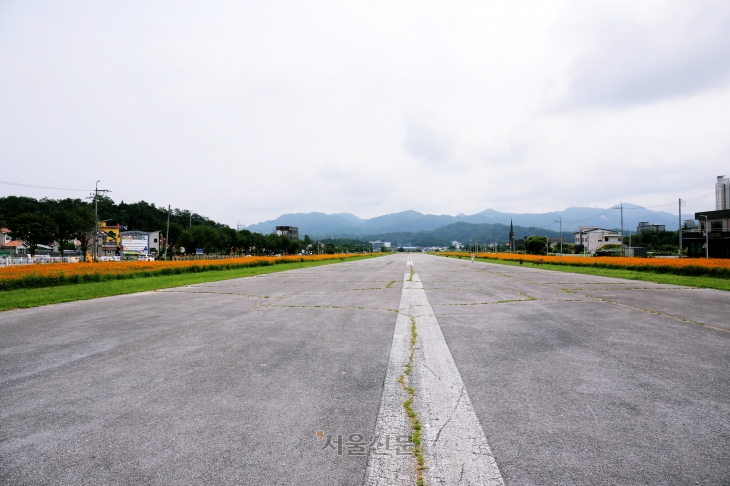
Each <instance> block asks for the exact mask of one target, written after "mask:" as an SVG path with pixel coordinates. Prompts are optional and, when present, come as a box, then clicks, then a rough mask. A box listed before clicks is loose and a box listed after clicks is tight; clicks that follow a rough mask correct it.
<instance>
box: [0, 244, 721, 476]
mask: <svg viewBox="0 0 730 486" xmlns="http://www.w3.org/2000/svg"><path fill="white" fill-rule="evenodd" d="M406 258H407V257H406V255H393V256H389V257H385V258H382V259H374V260H362V261H358V262H346V263H339V264H336V265H330V266H324V267H316V268H311V269H301V270H296V271H290V272H281V273H276V274H270V275H263V276H257V277H251V278H244V279H237V280H230V281H225V282H214V283H209V284H200V285H195V286H190V287H184V288H178V289H170V290H166V291H157V292H145V293H140V294H131V295H123V296H117V297H110V298H103V299H97V300H91V301H83V302H75V303H67V304H59V305H54V306H46V307H39V308H34V309H25V310H15V311H8V312H2V313H0V484H182V485H184V484H202V483H214V484H255V485H259V484H302V485H305V484H306V485H308V484H312V485H321V484H339V485H359V484H363V481H364V480H365V474H366V469H367V464H368V461H371V462H372V461H374V460H376V458H374V456H373V454H372V453H371V454H370V456H368V455H348V454H347V449H346V448H343V452H342V454H341V455H339V454H338V453H337V451H336V450H334V451H333V450H331V449H327V450H323V446H325V440H324V438H326V437H327V436H331V438H333V439H336V438H337V436H338V435H343V440H344V441H347V440H348V437H349V436H350V435H351V434H362V435H364V436H365V437H366V438H368V439H370V438H372V437H373V436H374V435H375V434H376V432H378V431H377V430H376V420H377V418H378V411H379V410H380V409H381V408H382V407H383V400H384V396H385V395H384V393H383V390H384V388H387V387H388V386H389V385H388V383H389V381H388V380H389V379H388V378H387V377H388V373H389V372H390V371H389V370H393V372H396V371H397V372H398V373H400V371H401V368H400V366H402V363H399V359H398V356H396V357H395V358H396V359H393V355H392V352H391V351H392V349H393V348H394V347H395V348H396V349H397V348H398V342H399V339H400V338H399V337H398V336H399V335H400V334H403V333H404V334H405V337H404V338H403V340H404V341H405V344H404V345H405V347H406V349H407V348H408V325H409V322H408V320H407V317H406V321H405V322H402V319H403V318H404V317H405V316H404V315H403V314H401V313H400V312H398V310H399V309H400V307H401V304H402V302H401V301H402V299H401V297H402V294H403V289H402V287H403V285H402V284H401V283H400V282H403V280H404V266H405V261H406ZM411 258H412V259H413V261H414V262H415V269H416V272H415V273H414V277H413V282H408V283H407V285H410V286H413V287H414V288H415V287H419V286H420V287H422V290H420V289H419V290H418V292H420V294H419V295H421V297H418V298H417V299H415V300H412V301H410V302H409V304H408V306H409V310H408V312H409V313H411V314H413V315H414V316H416V319H417V322H418V332H419V339H418V342H417V349H416V354H415V357H414V359H415V362H414V367H413V372H412V377H413V382H414V383H415V384H416V386H417V387H418V389H417V393H416V403H415V406H416V407H417V409H418V411H419V413H420V414H422V416H421V422H422V423H423V424H424V425H428V427H425V426H424V429H423V435H424V442H425V449H426V461H427V464H426V465H427V466H429V464H428V462H429V461H430V462H431V464H430V466H432V467H433V471H430V470H428V472H427V474H428V475H429V476H427V479H428V481H427V483H428V484H459V482H461V483H462V484H474V483H475V482H477V483H483V482H482V480H481V479H479V480H473V479H470V478H473V477H474V476H470V474H472V471H473V469H472V468H471V466H470V464H469V463H470V461H471V460H473V459H474V456H472V455H470V453H469V452H468V450H467V449H460V447H461V446H459V445H458V443H456V442H455V441H458V440H461V435H459V431H461V430H474V426H477V427H479V428H480V430H482V431H483V432H482V433H483V437H484V442H479V441H481V439H480V438H477V439H478V440H477V444H482V443H483V444H486V443H487V442H488V447H489V449H490V451H491V457H493V458H494V461H495V464H496V467H497V468H498V472H499V473H501V475H502V478H503V480H504V482H505V484H508V485H512V484H515V485H520V484H576V485H578V484H697V483H699V484H716V485H723V484H728V480H730V420H728V418H727V417H728V416H730V332H728V331H730V318H728V316H729V315H730V292H722V291H716V290H707V289H694V288H685V287H677V286H670V285H662V284H650V283H647V282H636V281H630V280H622V279H615V278H604V277H593V276H587V275H581V274H568V273H562V272H550V271H548V270H543V269H539V268H534V269H533V268H532V267H526V268H521V267H507V266H503V265H497V264H490V263H483V262H476V263H473V264H472V263H470V262H468V261H465V260H462V261H460V260H456V259H445V258H441V257H435V256H428V255H421V254H412V255H411ZM409 276H410V273H406V276H405V280H407V279H408V277H409ZM394 280H395V281H397V282H399V283H398V284H393V285H391V286H390V287H388V284H389V283H390V282H392V281H394ZM399 323H400V324H403V326H401V327H404V329H400V327H399V325H400V324H399ZM399 329H400V330H399ZM394 331H395V335H394ZM439 334H440V335H441V336H442V339H443V342H442V344H440V345H436V344H434V343H438V342H439V339H438V335H439ZM434 360H435V361H436V362H434ZM449 360H451V361H450V362H451V364H452V365H453V366H452V368H453V369H452V372H449V371H448V370H449V368H450V366H451V365H450V364H449ZM453 370H458V371H456V374H455V375H454V373H453ZM459 375H460V380H461V383H460V384H459V382H458V380H457V381H456V382H455V381H454V380H453V378H454V376H459ZM397 376H398V374H396V375H395V377H396V378H397ZM443 382H449V383H452V384H451V385H450V386H448V387H446V388H444V387H443ZM439 387H441V388H439ZM429 388H433V389H435V390H437V391H438V390H441V391H440V392H438V393H431V394H429V393H428V392H426V391H425V390H428V389H429ZM439 393H441V394H439ZM402 398H403V397H402V396H400V395H398V394H397V393H396V394H393V395H392V396H391V397H390V398H388V399H389V400H392V402H393V403H394V404H397V405H398V406H399V411H400V412H402ZM466 403H470V406H471V408H472V410H473V416H474V417H475V419H474V420H475V421H476V422H472V424H471V425H468V426H462V425H459V426H456V424H457V422H455V420H456V419H457V418H458V417H459V416H460V415H459V414H458V413H457V414H456V415H454V411H455V410H456V411H457V412H458V411H459V410H461V409H463V407H465V404H466ZM399 417H402V415H401V416H399ZM437 419H438V420H437ZM399 420H401V419H400V418H398V417H396V416H393V417H391V422H392V425H393V428H392V431H393V433H395V432H396V431H400V430H401V429H403V428H405V429H406V430H407V428H408V423H407V422H405V421H404V422H398V421H399ZM463 427H466V428H463ZM389 430H391V429H389ZM318 431H321V432H322V437H321V439H322V440H320V437H319V436H318V435H317V432H318ZM466 435H469V434H466ZM477 435H478V434H477ZM446 443H450V444H456V447H455V448H453V450H458V451H461V452H458V453H457V454H455V455H454V454H452V455H451V456H449V455H448V454H449V453H450V450H448V449H452V448H447V450H445V451H443V454H444V455H441V456H439V454H440V453H437V452H438V449H437V448H438V447H439V446H440V444H446ZM429 444H430V445H431V447H430V448H429ZM479 447H481V446H479ZM479 447H477V448H476V450H477V451H482V453H483V456H485V457H486V456H490V454H489V453H487V451H486V449H480V448H479ZM451 452H453V451H451ZM478 454H479V453H478ZM478 454H477V455H478ZM402 457H404V458H405V459H404V460H405V461H406V462H403V464H401V465H398V464H397V463H396V464H395V466H393V467H392V468H391V471H392V472H393V474H394V475H393V476H382V478H385V479H384V480H383V481H381V482H379V483H377V484H396V483H395V482H391V481H390V479H389V478H393V477H395V478H398V479H403V480H404V482H408V481H411V480H412V479H413V478H414V477H415V475H414V469H413V468H414V466H415V462H414V459H413V457H412V455H409V454H406V455H405V456H402ZM443 458H448V459H443ZM439 461H441V462H439ZM389 467H390V466H389ZM443 471H448V472H447V473H443V474H442V472H443ZM439 474H441V475H440V476H439ZM495 477H496V476H495ZM386 479H387V480H386ZM411 484H412V483H411Z"/></svg>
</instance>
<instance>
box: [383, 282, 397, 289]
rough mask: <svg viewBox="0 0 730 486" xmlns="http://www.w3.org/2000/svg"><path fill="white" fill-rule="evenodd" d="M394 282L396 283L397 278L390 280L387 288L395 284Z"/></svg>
mask: <svg viewBox="0 0 730 486" xmlns="http://www.w3.org/2000/svg"><path fill="white" fill-rule="evenodd" d="M394 283H395V280H391V281H390V282H388V285H386V286H385V288H386V289H389V288H390V286H391V285H393V284H394Z"/></svg>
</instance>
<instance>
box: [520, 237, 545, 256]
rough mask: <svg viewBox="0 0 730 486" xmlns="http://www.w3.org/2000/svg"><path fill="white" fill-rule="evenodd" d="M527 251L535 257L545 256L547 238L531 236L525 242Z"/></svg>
mask: <svg viewBox="0 0 730 486" xmlns="http://www.w3.org/2000/svg"><path fill="white" fill-rule="evenodd" d="M525 250H526V251H527V253H531V254H533V255H545V253H546V252H547V237H545V236H530V237H528V238H527V239H526V240H525Z"/></svg>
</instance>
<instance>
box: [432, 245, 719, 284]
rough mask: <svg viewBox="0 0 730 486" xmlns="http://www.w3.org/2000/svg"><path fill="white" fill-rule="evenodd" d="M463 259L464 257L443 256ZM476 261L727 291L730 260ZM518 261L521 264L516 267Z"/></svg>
mask: <svg viewBox="0 0 730 486" xmlns="http://www.w3.org/2000/svg"><path fill="white" fill-rule="evenodd" d="M440 255H442V256H447V257H455V258H458V257H462V258H467V257H468V255H469V254H468V253H456V252H444V253H440ZM476 257H477V259H478V260H482V261H488V262H490V263H499V264H503V265H517V266H520V265H523V266H525V265H529V266H532V263H533V262H535V261H537V260H542V261H543V264H542V265H540V267H541V268H545V269H547V270H555V271H560V272H570V273H582V274H586V275H598V276H604V277H615V278H625V279H630V280H642V281H647V282H656V283H666V284H673V285H684V286H691V287H702V288H712V289H719V290H730V260H724V259H706V258H682V259H664V258H628V257H627V258H622V257H566V256H562V257H558V256H537V255H522V254H510V253H496V254H495V253H480V254H477V255H476ZM520 261H521V262H522V263H520Z"/></svg>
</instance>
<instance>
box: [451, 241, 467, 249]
mask: <svg viewBox="0 0 730 486" xmlns="http://www.w3.org/2000/svg"><path fill="white" fill-rule="evenodd" d="M451 246H453V247H454V248H456V249H457V250H461V249H462V248H464V245H462V244H461V243H459V242H458V241H456V240H454V241H452V242H451Z"/></svg>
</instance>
